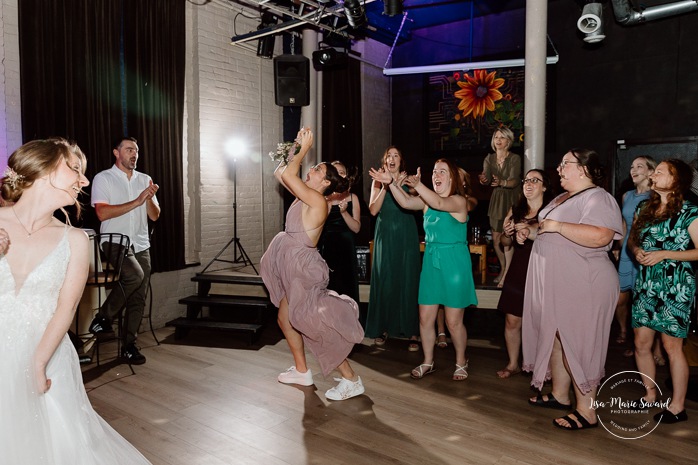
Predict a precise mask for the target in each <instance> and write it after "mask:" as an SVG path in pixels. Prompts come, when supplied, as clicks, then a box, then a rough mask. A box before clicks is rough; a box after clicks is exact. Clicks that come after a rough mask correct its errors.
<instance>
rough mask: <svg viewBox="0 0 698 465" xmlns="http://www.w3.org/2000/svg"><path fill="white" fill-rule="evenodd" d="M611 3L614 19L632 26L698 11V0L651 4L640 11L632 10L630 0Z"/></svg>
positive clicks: (618, 0) (613, 0)
mask: <svg viewBox="0 0 698 465" xmlns="http://www.w3.org/2000/svg"><path fill="white" fill-rule="evenodd" d="M611 3H612V4H613V14H614V15H615V17H616V21H618V22H619V23H621V24H623V25H625V26H633V25H635V24H640V23H644V22H646V21H654V20H655V19H662V18H668V17H670V16H676V15H680V14H684V13H691V12H693V11H698V0H684V1H682V2H675V3H667V4H666V5H657V6H651V7H649V8H645V9H643V10H642V11H635V10H633V9H632V6H631V4H630V0H611Z"/></svg>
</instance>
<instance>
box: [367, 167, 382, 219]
mask: <svg viewBox="0 0 698 465" xmlns="http://www.w3.org/2000/svg"><path fill="white" fill-rule="evenodd" d="M383 170H384V171H385V169H383ZM385 195H386V189H385V185H384V184H383V183H382V182H380V181H376V180H375V179H374V180H373V182H372V183H371V198H370V200H369V202H368V211H369V212H370V213H371V215H373V216H376V215H377V214H378V212H380V211H381V207H382V206H383V200H384V199H385Z"/></svg>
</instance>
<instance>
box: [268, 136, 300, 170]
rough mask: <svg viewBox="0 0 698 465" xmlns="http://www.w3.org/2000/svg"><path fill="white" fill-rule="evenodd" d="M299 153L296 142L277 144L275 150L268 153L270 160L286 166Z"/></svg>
mask: <svg viewBox="0 0 698 465" xmlns="http://www.w3.org/2000/svg"><path fill="white" fill-rule="evenodd" d="M300 151H301V146H300V144H299V143H298V142H296V141H293V142H279V143H278V144H277V145H276V150H272V151H271V152H269V156H270V157H271V159H272V160H274V161H276V162H280V163H281V164H283V165H287V164H288V162H290V161H291V160H293V157H294V156H295V155H296V154H298V152H300Z"/></svg>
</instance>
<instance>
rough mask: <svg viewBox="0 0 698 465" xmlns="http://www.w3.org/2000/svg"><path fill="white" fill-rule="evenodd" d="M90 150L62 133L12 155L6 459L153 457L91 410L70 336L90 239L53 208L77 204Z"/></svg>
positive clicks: (100, 464) (65, 461) (1, 357)
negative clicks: (142, 451) (64, 137)
mask: <svg viewBox="0 0 698 465" xmlns="http://www.w3.org/2000/svg"><path fill="white" fill-rule="evenodd" d="M84 171H85V156H84V155H83V153H82V152H81V151H80V149H79V148H78V147H77V146H76V145H71V144H68V143H67V142H66V141H65V140H63V139H48V140H41V141H32V142H28V143H26V144H24V145H23V146H22V147H20V148H19V149H17V150H16V151H15V152H14V153H13V154H12V156H11V157H10V159H9V160H8V169H7V170H6V171H5V176H4V177H3V178H2V186H1V187H0V194H1V195H2V198H3V199H4V200H5V201H6V202H9V203H12V202H14V204H13V205H12V206H6V207H3V208H0V464H3V465H51V464H60V465H75V464H85V465H87V464H90V465H105V464H114V465H130V464H148V463H149V462H148V460H146V459H145V457H143V456H142V455H141V454H140V452H138V451H137V450H136V449H135V448H134V447H133V446H132V445H131V444H129V443H128V441H126V440H125V439H124V438H123V437H121V436H120V435H119V434H118V433H117V432H116V431H115V430H114V429H112V428H111V427H110V426H109V425H108V424H107V423H106V422H105V421H104V420H103V419H102V418H101V417H100V416H99V415H97V413H96V412H95V411H94V410H93V409H92V405H90V401H89V399H88V398H87V394H86V393H85V388H84V386H83V382H82V375H81V372H80V365H79V362H78V356H77V353H76V352H75V349H74V348H73V345H72V344H71V342H70V339H69V338H68V336H67V334H66V333H67V331H68V327H69V326H70V324H71V321H72V318H73V314H74V311H75V308H76V306H77V303H78V301H79V300H80V296H81V294H82V291H83V288H84V286H85V281H86V279H87V273H88V268H89V265H88V263H89V262H88V260H89V257H88V250H89V248H88V246H89V244H88V238H87V236H86V235H85V233H84V232H82V231H80V230H79V229H75V228H72V227H69V226H67V225H65V224H64V223H62V222H60V221H59V220H58V219H56V218H54V217H53V212H54V211H55V210H57V209H59V208H62V207H64V206H66V205H72V204H74V203H76V202H77V200H76V199H77V196H78V194H79V192H80V190H81V188H82V187H83V186H86V185H87V184H88V181H87V179H86V178H85V176H84Z"/></svg>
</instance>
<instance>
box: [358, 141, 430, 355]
mask: <svg viewBox="0 0 698 465" xmlns="http://www.w3.org/2000/svg"><path fill="white" fill-rule="evenodd" d="M381 169H382V170H383V171H384V172H385V173H388V174H390V177H391V179H392V180H393V182H395V181H397V179H398V177H399V176H400V173H403V172H404V171H405V162H404V159H403V158H402V154H401V153H400V151H399V150H398V149H397V148H396V147H388V149H387V150H386V151H385V154H384V155H383V166H382V168H381ZM386 179H387V178H386ZM389 186H390V183H388V184H385V183H381V182H380V181H376V180H374V181H373V183H372V186H371V200H370V202H369V206H368V208H369V210H370V212H371V214H372V215H374V216H375V215H378V219H377V220H376V230H375V235H374V239H373V258H372V260H373V263H372V265H371V292H370V296H369V300H368V316H367V318H366V336H367V337H373V338H375V342H376V345H378V346H381V345H383V344H385V340H386V338H387V337H388V336H394V337H403V338H410V339H413V341H411V343H410V345H409V346H408V348H409V350H411V351H417V350H419V345H418V344H417V341H416V339H417V334H419V317H418V314H417V290H418V287H419V261H420V258H419V236H418V235H417V223H416V221H415V218H414V214H413V213H412V212H410V211H408V210H405V209H403V208H402V207H400V206H399V205H398V204H397V203H396V202H395V198H394V197H393V193H392V192H391V190H390V187H389ZM400 188H401V189H407V188H406V187H404V188H403V187H400Z"/></svg>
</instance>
